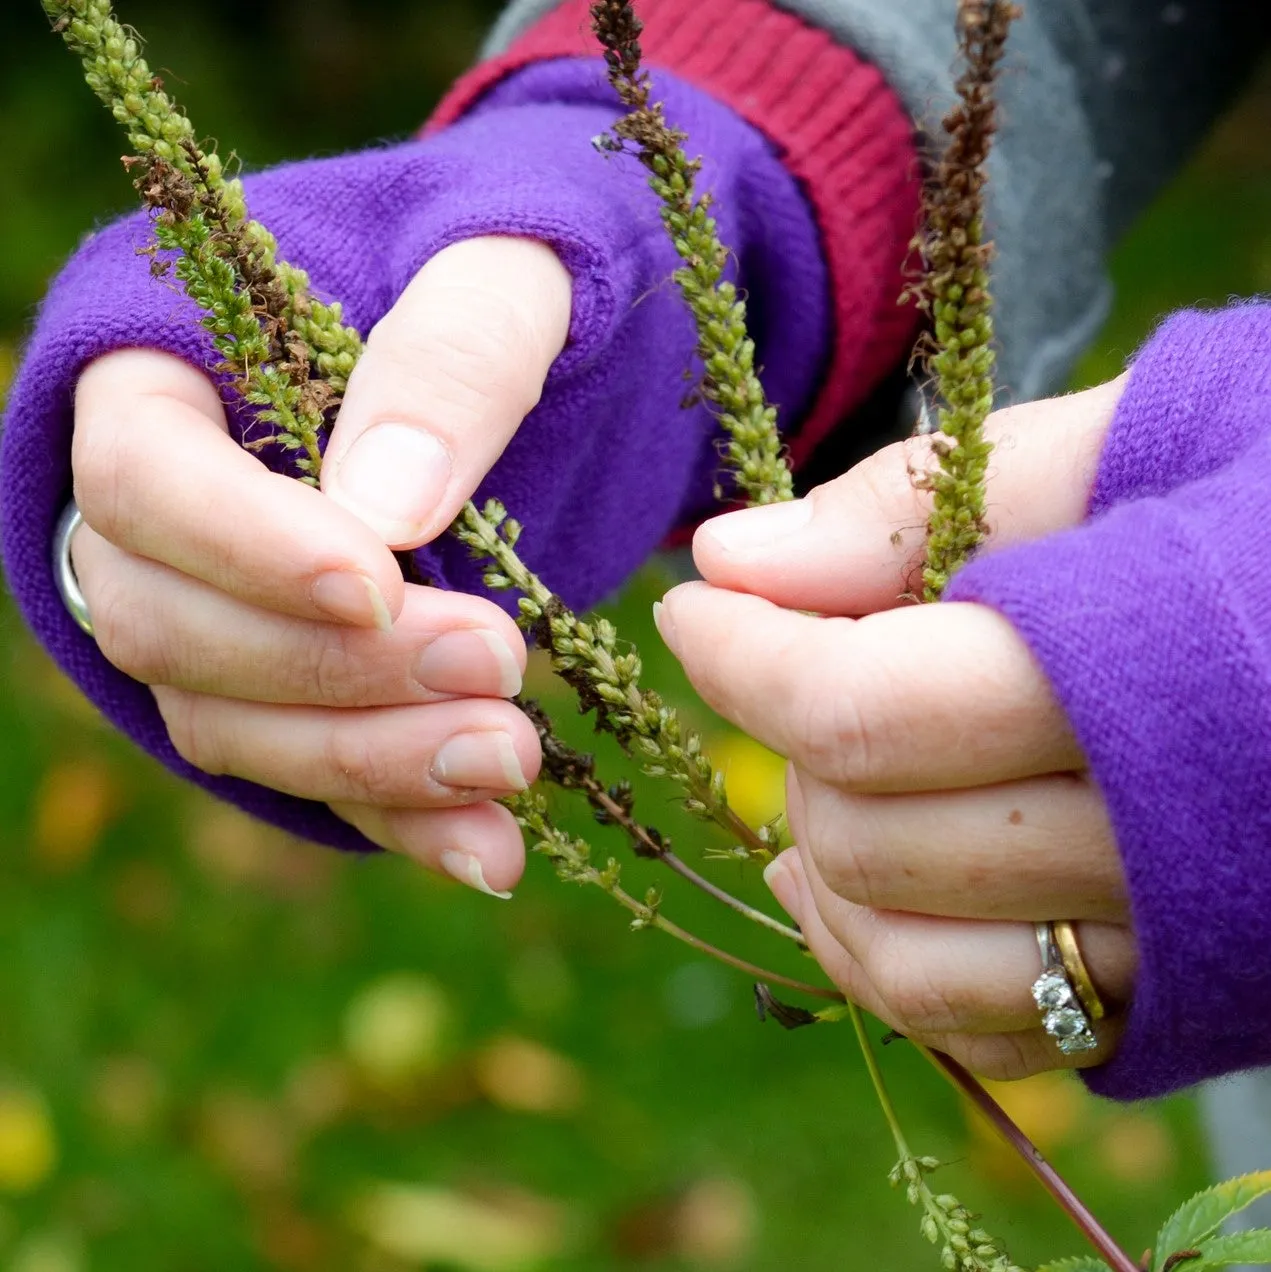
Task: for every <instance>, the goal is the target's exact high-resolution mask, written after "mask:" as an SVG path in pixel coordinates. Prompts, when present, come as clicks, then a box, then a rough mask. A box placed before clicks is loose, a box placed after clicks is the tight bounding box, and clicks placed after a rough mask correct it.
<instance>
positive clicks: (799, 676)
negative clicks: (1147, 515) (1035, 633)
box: [658, 381, 1136, 1079]
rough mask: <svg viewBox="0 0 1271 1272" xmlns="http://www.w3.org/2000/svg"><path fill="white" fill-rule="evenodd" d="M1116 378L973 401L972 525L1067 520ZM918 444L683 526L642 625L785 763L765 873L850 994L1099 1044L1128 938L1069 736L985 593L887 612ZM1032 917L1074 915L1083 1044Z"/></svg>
mask: <svg viewBox="0 0 1271 1272" xmlns="http://www.w3.org/2000/svg"><path fill="white" fill-rule="evenodd" d="M1120 388H1121V383H1120V382H1119V381H1117V382H1114V383H1112V384H1110V385H1105V386H1103V387H1102V388H1099V389H1095V390H1091V391H1090V392H1088V393H1083V394H1077V395H1073V396H1071V397H1066V398H1059V399H1053V400H1051V401H1047V402H1041V403H1036V404H1033V405H1030V406H1027V407H1020V408H1015V409H1012V410H1010V411H1004V412H1000V413H999V414H998V415H996V416H994V417H993V419H992V420H991V421H990V431H991V433H992V434H993V435H994V436H995V439H996V441H997V451H996V454H995V459H994V465H993V466H994V471H993V473H992V476H991V478H990V487H989V490H990V512H989V518H990V523H991V530H992V537H991V539H990V543H991V545H992V546H994V547H996V546H1001V545H1003V544H1005V543H1009V542H1019V541H1021V540H1023V539H1031V538H1037V537H1040V536H1041V535H1044V534H1047V533H1051V532H1053V531H1056V530H1060V529H1064V528H1066V527H1069V526H1073V525H1076V524H1078V523H1079V522H1080V521H1081V519H1082V516H1083V514H1084V510H1085V506H1086V501H1087V498H1088V492H1089V489H1090V484H1091V481H1092V479H1093V474H1094V471H1095V467H1096V464H1097V458H1098V453H1099V449H1100V447H1101V445H1102V441H1103V438H1104V436H1105V434H1106V431H1107V427H1108V424H1109V422H1110V420H1111V417H1112V412H1113V409H1114V407H1115V404H1116V401H1117V400H1118V398H1119V395H1120ZM928 461H929V443H928V442H927V441H926V440H914V441H912V442H907V443H901V444H899V445H897V446H893V447H889V448H887V449H886V450H885V451H882V452H879V454H878V455H875V456H874V457H872V458H871V459H870V460H867V461H866V462H865V463H864V464H861V465H859V466H858V467H857V468H855V469H853V470H852V471H851V472H850V473H848V474H846V475H845V476H844V477H841V478H839V479H838V480H837V481H834V482H831V483H829V484H828V485H826V486H823V487H821V488H819V489H818V490H816V491H814V492H813V493H812V494H811V495H810V496H809V497H808V498H807V499H805V500H801V501H799V502H797V503H794V504H784V505H776V506H770V507H766V508H761V509H752V510H748V511H745V512H739V513H731V514H728V515H727V516H724V517H721V518H717V519H715V520H714V521H711V522H708V523H707V524H706V525H705V526H703V527H702V528H701V530H699V532H698V535H697V538H696V540H695V543H694V555H695V558H696V561H697V564H698V568H699V569H700V570H701V571H702V574H703V576H704V578H705V579H706V580H707V581H706V582H705V583H690V584H685V585H684V586H682V587H679V588H676V589H674V590H673V591H672V592H670V593H669V594H668V595H667V597H666V598H665V601H664V604H663V606H662V608H661V609H660V611H659V614H658V625H659V628H660V630H661V631H662V634H663V637H664V639H665V640H666V641H667V643H668V645H669V646H670V647H671V649H672V651H673V652H674V653H675V654H676V655H677V656H678V657H679V659H680V660H681V662H682V663H683V664H684V667H685V669H686V670H687V672H688V674H689V676H690V678H691V679H692V681H693V683H694V685H695V686H696V687H697V689H698V690H699V692H700V693H701V694H702V696H703V697H704V698H705V699H706V701H707V702H708V703H710V704H711V706H713V707H714V708H715V709H716V710H718V711H719V712H720V713H721V714H723V715H724V716H726V717H727V718H728V719H730V720H732V721H733V722H734V723H735V724H737V725H738V726H739V727H741V728H742V729H744V730H745V731H746V732H747V733H749V734H751V735H752V736H754V737H755V738H757V739H759V741H761V742H763V743H765V744H766V745H768V746H770V747H772V748H773V749H774V750H776V751H778V752H780V753H781V754H782V755H784V756H786V757H787V758H788V759H789V761H790V766H789V773H788V780H787V795H788V801H787V802H788V812H789V820H790V828H791V832H792V834H793V836H794V839H795V842H796V844H797V845H798V846H797V847H796V848H792V849H789V850H787V851H786V852H784V853H783V854H782V855H781V856H780V857H778V858H777V860H776V861H775V862H773V863H772V865H771V866H769V868H768V870H767V871H766V878H767V880H768V883H769V886H770V887H771V888H772V890H773V892H774V894H775V895H776V897H777V899H778V900H779V901H780V902H781V904H782V905H783V906H784V907H785V909H786V910H787V911H789V913H790V914H791V916H792V917H793V918H794V919H795V921H796V922H798V923H799V924H800V926H801V927H802V929H803V931H804V934H805V935H806V937H807V940H808V944H809V946H810V948H811V950H812V952H813V954H814V955H815V956H816V957H817V959H818V960H819V962H820V963H821V965H822V966H823V967H824V969H825V970H826V972H827V974H828V975H829V976H830V977H831V979H832V980H833V981H834V982H835V983H836V984H837V985H838V986H839V987H840V988H841V989H842V990H843V991H844V992H845V993H846V994H847V995H848V996H849V997H850V998H852V999H854V1000H855V1001H856V1002H858V1003H860V1004H861V1005H862V1006H864V1007H866V1008H868V1009H869V1010H870V1011H872V1012H874V1013H875V1014H876V1015H878V1016H879V1017H880V1018H881V1019H882V1020H884V1021H885V1022H887V1024H889V1025H890V1026H892V1028H894V1029H897V1030H899V1031H900V1032H901V1033H903V1034H906V1035H908V1036H910V1037H913V1038H915V1039H917V1040H920V1041H922V1042H924V1043H927V1044H928V1045H930V1046H932V1047H935V1048H938V1049H939V1050H941V1051H944V1052H947V1053H948V1054H950V1055H952V1056H953V1057H954V1058H955V1059H957V1060H959V1061H961V1062H962V1063H963V1064H964V1065H966V1066H967V1067H968V1068H970V1069H972V1070H974V1071H976V1072H978V1073H981V1074H984V1075H986V1076H989V1077H994V1078H1002V1079H1005V1078H1020V1077H1025V1076H1028V1075H1029V1074H1033V1073H1037V1072H1040V1071H1043V1070H1046V1069H1055V1068H1067V1067H1076V1066H1080V1067H1085V1066H1088V1065H1095V1064H1100V1063H1102V1062H1103V1061H1105V1060H1107V1059H1108V1057H1109V1056H1110V1055H1111V1053H1112V1051H1113V1050H1114V1048H1115V1046H1116V1042H1117V1038H1118V1036H1119V1034H1120V1031H1121V1027H1122V1022H1121V1018H1122V1017H1123V1015H1124V1010H1125V1007H1126V1005H1127V1004H1128V1002H1129V1000H1130V997H1131V995H1132V992H1133V988H1134V976H1135V963H1136V958H1135V945H1134V939H1133V934H1132V932H1131V929H1130V916H1129V907H1128V900H1127V895H1126V886H1125V880H1124V877H1123V874H1122V870H1121V864H1120V860H1119V858H1118V855H1117V851H1116V845H1115V842H1114V839H1113V833H1112V828H1111V826H1110V824H1109V821H1108V815H1107V812H1106V809H1105V807H1104V803H1103V799H1102V797H1101V795H1100V793H1099V790H1098V788H1097V787H1096V786H1095V784H1094V782H1093V781H1092V779H1091V777H1090V775H1089V773H1088V772H1087V771H1086V766H1085V760H1084V757H1083V755H1082V753H1081V749H1080V747H1079V746H1078V744H1077V741H1076V739H1075V738H1074V737H1073V734H1072V731H1071V729H1070V727H1069V725H1068V722H1067V719H1066V718H1065V716H1064V713H1063V711H1062V709H1061V708H1060V706H1059V704H1058V703H1057V702H1056V701H1055V698H1054V696H1053V694H1052V692H1051V688H1050V685H1049V683H1048V682H1047V680H1046V678H1045V676H1044V675H1043V673H1042V671H1041V669H1040V668H1039V666H1038V665H1037V663H1036V662H1035V661H1034V659H1033V658H1032V655H1031V654H1030V652H1029V650H1028V649H1027V647H1026V646H1025V645H1024V644H1023V642H1022V641H1021V640H1020V638H1019V637H1018V636H1017V635H1016V634H1015V631H1014V629H1013V628H1012V627H1011V626H1010V624H1009V623H1007V622H1006V620H1005V619H1004V618H1002V617H1001V616H1000V615H998V614H997V613H995V612H994V611H992V610H989V609H987V608H984V607H982V606H978V605H970V604H943V605H930V606H914V605H907V606H904V607H901V608H888V607H895V606H896V605H897V604H898V598H899V597H900V596H901V594H902V593H904V592H905V591H907V590H908V589H909V587H910V586H911V585H912V578H913V575H914V572H915V569H916V567H917V564H918V562H919V561H920V558H921V547H922V538H923V534H922V527H923V526H924V524H925V520H926V509H925V498H924V496H923V495H922V494H921V493H919V492H917V491H916V490H915V487H914V484H913V481H912V478H911V469H913V468H918V469H919V470H921V468H922V466H923V465H924V464H925V463H927V462H928ZM807 610H811V611H814V612H815V613H816V614H821V615H826V617H813V616H810V615H809V614H806V613H801V612H798V611H807ZM848 615H866V616H865V617H861V618H853V617H847V616H848ZM1048 919H1051V920H1057V919H1068V920H1072V921H1074V922H1075V923H1076V925H1077V926H1076V932H1077V936H1078V938H1079V942H1080V947H1081V951H1082V955H1083V958H1084V961H1085V963H1086V966H1087V968H1088V970H1089V972H1090V974H1091V976H1092V978H1093V980H1094V982H1095V984H1096V986H1097V989H1098V991H1099V994H1100V995H1101V997H1102V999H1103V1001H1104V1003H1105V1004H1106V1005H1107V1008H1108V1015H1107V1017H1106V1018H1105V1019H1104V1020H1102V1021H1100V1022H1099V1023H1098V1024H1097V1025H1096V1026H1095V1032H1096V1035H1097V1037H1098V1039H1099V1044H1100V1045H1099V1047H1098V1049H1097V1050H1093V1051H1088V1052H1084V1053H1078V1054H1075V1055H1072V1056H1065V1055H1063V1054H1061V1053H1060V1051H1059V1050H1058V1048H1057V1046H1056V1044H1055V1042H1054V1041H1053V1040H1052V1039H1051V1038H1050V1037H1048V1036H1047V1034H1046V1033H1045V1032H1044V1031H1043V1030H1042V1028H1041V1022H1040V1014H1039V1011H1038V1008H1037V1005H1036V1003H1035V1002H1034V1001H1033V998H1032V995H1031V992H1030V990H1031V986H1032V983H1033V981H1034V980H1035V979H1036V977H1037V976H1038V974H1039V972H1040V968H1041V960H1040V956H1039V952H1038V945H1037V941H1036V938H1035V931H1034V924H1035V923H1036V922H1038V921H1042V920H1048Z"/></svg>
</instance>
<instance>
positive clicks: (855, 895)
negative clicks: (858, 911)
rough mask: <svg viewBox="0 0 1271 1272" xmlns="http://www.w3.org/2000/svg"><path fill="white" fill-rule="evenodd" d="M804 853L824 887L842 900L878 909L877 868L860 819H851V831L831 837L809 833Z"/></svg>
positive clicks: (868, 837) (879, 895)
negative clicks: (806, 854)
mask: <svg viewBox="0 0 1271 1272" xmlns="http://www.w3.org/2000/svg"><path fill="white" fill-rule="evenodd" d="M807 846H808V850H809V851H810V852H811V854H812V859H813V861H815V862H816V868H817V870H818V871H819V872H820V875H821V879H822V880H823V882H824V883H825V885H826V887H827V888H829V889H830V891H831V892H833V893H834V894H835V895H836V896H840V897H842V898H843V899H844V900H845V901H851V902H854V903H855V904H856V905H861V906H869V907H875V906H881V905H883V903H884V902H885V900H886V897H885V896H883V895H882V894H881V892H880V888H879V882H880V881H879V874H880V871H879V866H880V865H881V863H880V861H879V860H878V856H877V853H876V852H875V850H874V844H873V841H872V838H871V836H870V834H869V832H868V830H867V829H866V827H865V824H864V820H863V819H861V820H858V819H856V818H853V819H852V821H851V831H850V833H849V834H847V835H845V834H842V833H841V832H840V833H839V834H837V835H836V836H835V837H833V838H829V837H827V836H826V835H825V834H824V831H823V829H822V832H821V833H815V832H814V833H812V834H811V835H810V836H809V839H808V845H807Z"/></svg>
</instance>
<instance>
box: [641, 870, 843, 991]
mask: <svg viewBox="0 0 1271 1272" xmlns="http://www.w3.org/2000/svg"><path fill="white" fill-rule="evenodd" d="M623 897H624V898H625V900H624V901H623V904H624V905H625V904H626V903H627V902H628V901H634V898H633V897H630V896H628V895H627V894H626V893H623ZM635 904H636V905H637V906H638V905H639V904H640V903H639V902H638V901H636V902H635ZM628 908H629V907H628ZM652 926H653V927H655V928H658V929H659V930H660V931H663V932H665V933H666V934H667V935H668V936H673V937H675V939H676V940H677V941H683V942H684V943H685V944H686V945H691V946H692V947H693V948H694V949H695V950H697V951H698V952H699V953H702V954H708V955H709V956H710V957H711V958H714V959H718V960H719V961H720V962H721V963H727V964H728V966H729V967H735V968H736V969H737V970H738V971H739V972H745V973H746V975H747V976H749V977H751V978H752V979H753V980H757V981H763V982H764V983H765V984H769V985H781V986H784V987H785V988H786V989H793V990H797V991H798V992H799V993H800V994H809V995H810V996H811V997H813V998H825V999H828V1000H829V1001H830V1002H835V1003H840V1002H843V1001H844V999H843V995H842V994H841V993H839V991H838V990H837V989H827V988H826V987H825V986H823V985H809V984H808V983H807V982H806V981H800V980H795V979H793V978H792V977H790V976H784V975H782V974H781V973H780V972H771V971H769V970H768V969H767V968H764V967H760V966H759V965H758V964H756V963H750V962H747V961H746V959H744V958H738V957H737V956H736V955H735V954H730V953H728V951H727V950H721V949H719V948H718V947H717V946H714V945H711V944H710V943H709V942H707V941H703V940H702V939H701V938H700V937H696V936H694V935H693V934H692V933H691V932H686V931H685V930H684V929H683V928H682V927H679V926H677V925H676V924H674V923H672V922H671V921H670V919H664V918H663V917H662V916H661V915H660V914H659V915H656V916H655V917H654V919H653V922H652Z"/></svg>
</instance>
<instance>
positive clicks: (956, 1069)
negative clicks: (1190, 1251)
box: [918, 1045, 1142, 1272]
mask: <svg viewBox="0 0 1271 1272" xmlns="http://www.w3.org/2000/svg"><path fill="white" fill-rule="evenodd" d="M918 1049H919V1051H921V1052H922V1053H923V1055H925V1056H926V1057H927V1059H928V1060H929V1061H930V1062H931V1063H932V1064H933V1065H934V1066H935V1067H936V1068H937V1069H938V1070H939V1071H940V1072H941V1073H942V1074H943V1075H944V1076H945V1078H947V1079H948V1081H949V1082H950V1083H951V1084H952V1085H953V1086H954V1087H956V1088H957V1090H958V1091H959V1092H961V1093H962V1094H963V1095H964V1096H966V1098H967V1099H968V1100H970V1101H971V1103H972V1104H973V1105H975V1107H976V1109H978V1110H979V1112H980V1114H981V1115H982V1116H983V1117H984V1118H986V1119H987V1120H988V1122H989V1123H990V1125H991V1126H992V1127H993V1129H994V1130H995V1131H997V1133H998V1134H999V1135H1001V1137H1002V1138H1003V1139H1004V1140H1005V1141H1006V1142H1007V1144H1009V1145H1010V1146H1011V1148H1013V1149H1014V1150H1015V1152H1016V1153H1018V1154H1019V1156H1020V1158H1021V1159H1022V1160H1023V1162H1024V1163H1025V1164H1026V1165H1027V1166H1028V1168H1029V1170H1031V1171H1032V1172H1033V1174H1034V1175H1036V1176H1037V1178H1038V1179H1039V1180H1040V1181H1041V1184H1042V1187H1043V1188H1045V1189H1046V1191H1047V1192H1048V1193H1050V1195H1051V1196H1052V1197H1053V1198H1054V1199H1055V1201H1057V1202H1058V1203H1059V1205H1060V1206H1061V1207H1062V1208H1063V1210H1064V1211H1065V1213H1066V1214H1067V1215H1068V1216H1069V1217H1070V1218H1071V1219H1072V1221H1073V1223H1074V1224H1076V1226H1077V1227H1078V1228H1079V1229H1080V1230H1081V1232H1082V1233H1083V1234H1084V1235H1085V1237H1086V1239H1087V1240H1088V1241H1089V1242H1090V1244H1091V1245H1092V1246H1093V1247H1094V1249H1095V1250H1096V1251H1097V1252H1098V1254H1099V1256H1100V1257H1101V1258H1102V1259H1104V1260H1106V1262H1107V1264H1108V1266H1109V1267H1110V1268H1111V1269H1112V1272H1142V1270H1141V1269H1140V1267H1139V1265H1138V1263H1137V1262H1136V1261H1135V1260H1134V1259H1132V1258H1130V1256H1129V1255H1128V1254H1126V1252H1125V1251H1124V1250H1122V1249H1121V1247H1120V1246H1118V1245H1117V1243H1116V1241H1115V1240H1114V1239H1113V1238H1112V1237H1111V1236H1110V1235H1109V1233H1108V1231H1107V1229H1105V1228H1104V1226H1103V1225H1102V1224H1101V1223H1100V1222H1099V1220H1098V1219H1096V1218H1095V1216H1094V1213H1093V1212H1092V1211H1091V1209H1090V1208H1089V1206H1087V1205H1086V1204H1085V1202H1083V1201H1082V1200H1081V1198H1080V1197H1078V1196H1077V1194H1076V1193H1075V1192H1074V1191H1073V1189H1072V1186H1071V1185H1070V1184H1069V1183H1068V1181H1067V1180H1065V1179H1064V1177H1063V1176H1062V1175H1060V1173H1059V1172H1058V1171H1057V1170H1056V1169H1055V1168H1054V1167H1053V1166H1052V1165H1051V1164H1050V1162H1048V1161H1047V1160H1046V1158H1045V1157H1044V1156H1042V1152H1041V1150H1040V1149H1039V1148H1038V1147H1037V1146H1036V1145H1035V1144H1034V1143H1033V1142H1032V1140H1030V1139H1029V1138H1028V1136H1027V1135H1025V1134H1024V1132H1023V1130H1022V1129H1021V1128H1020V1127H1019V1126H1018V1125H1017V1124H1016V1123H1015V1121H1014V1120H1013V1119H1012V1118H1011V1116H1010V1114H1009V1113H1007V1112H1006V1110H1005V1109H1004V1108H1002V1106H1001V1105H1000V1104H999V1103H998V1102H997V1101H996V1100H995V1099H994V1098H993V1097H992V1096H991V1095H990V1094H989V1093H988V1091H986V1090H985V1089H984V1086H983V1085H982V1084H981V1083H980V1082H978V1081H977V1080H976V1079H975V1077H973V1076H972V1075H971V1074H970V1073H968V1072H967V1070H966V1069H964V1068H963V1067H962V1065H960V1064H959V1063H958V1062H957V1061H956V1060H955V1059H953V1057H952V1056H946V1055H945V1054H944V1053H943V1052H940V1051H932V1050H931V1049H930V1048H928V1047H923V1046H921V1045H919V1046H918Z"/></svg>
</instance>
